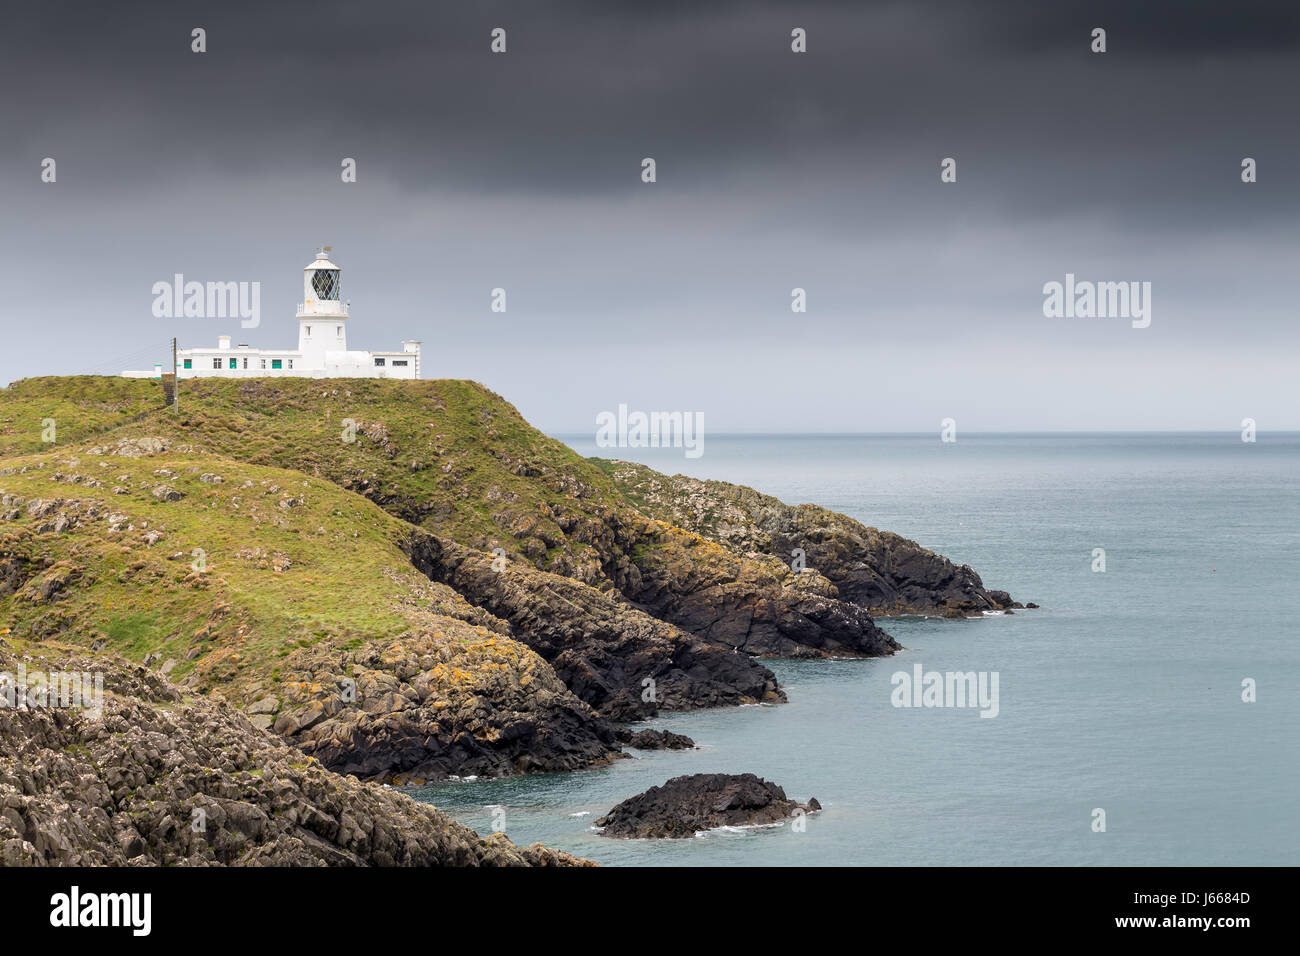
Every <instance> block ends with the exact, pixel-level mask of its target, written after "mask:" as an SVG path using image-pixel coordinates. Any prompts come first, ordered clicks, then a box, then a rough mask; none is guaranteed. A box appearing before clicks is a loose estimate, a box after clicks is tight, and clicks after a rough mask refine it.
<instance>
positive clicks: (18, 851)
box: [0, 639, 584, 866]
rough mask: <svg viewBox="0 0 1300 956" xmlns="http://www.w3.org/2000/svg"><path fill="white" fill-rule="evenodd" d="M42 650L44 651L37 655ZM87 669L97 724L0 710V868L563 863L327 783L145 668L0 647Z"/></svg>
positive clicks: (547, 853) (328, 775)
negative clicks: (98, 704)
mask: <svg viewBox="0 0 1300 956" xmlns="http://www.w3.org/2000/svg"><path fill="white" fill-rule="evenodd" d="M47 651H48V653H47ZM20 664H22V665H23V666H24V669H25V672H26V673H27V674H30V673H32V672H33V671H39V672H41V673H44V674H51V673H77V672H87V673H89V672H92V671H93V672H95V673H97V674H100V675H102V676H103V679H104V695H103V703H102V708H100V709H99V710H98V712H91V711H88V710H86V709H67V708H58V709H55V708H50V707H47V706H32V707H29V708H21V709H20V708H17V707H9V706H0V865H4V866H42V865H69V866H101V865H108V866H125V865H147V866H174V865H187V866H194V865H198V866H203V865H234V866H250V865H267V866H316V865H331V866H575V865H582V864H583V862H584V861H581V860H578V859H576V858H575V857H572V856H570V855H569V854H567V853H561V852H558V851H556V850H551V849H548V848H546V847H543V846H541V845H533V846H530V847H516V846H514V845H513V844H512V843H511V842H510V841H509V840H507V839H505V837H504V836H502V835H497V836H494V837H492V838H490V839H484V838H482V837H480V836H478V834H476V833H475V832H474V831H473V830H471V829H470V828H468V827H466V826H463V825H461V824H459V823H456V822H455V821H453V820H451V819H449V818H448V817H447V816H446V815H445V814H443V813H441V812H440V811H438V810H436V809H434V808H433V807H430V806H427V805H425V804H421V803H416V802H415V801H414V800H412V799H411V798H410V797H408V796H406V795H405V794H402V793H400V792H398V791H395V790H390V789H385V788H382V787H378V786H375V785H373V784H365V783H361V782H359V781H357V780H356V779H354V778H351V777H346V776H341V775H339V774H336V773H333V772H331V771H329V770H327V769H325V768H324V767H323V766H321V764H320V762H319V761H316V760H314V759H313V758H311V757H308V756H305V755H304V754H303V753H301V752H300V751H299V750H297V749H295V748H293V747H290V746H288V745H286V744H285V743H284V742H282V741H281V740H279V739H278V738H277V737H275V735H273V734H271V733H268V732H267V731H264V730H259V729H258V728H257V727H255V726H254V725H253V724H252V723H251V722H250V721H249V720H248V719H247V718H246V717H244V716H242V715H241V714H239V713H238V712H236V711H233V710H231V709H229V708H227V707H224V706H222V705H221V704H219V703H218V702H216V701H212V700H209V699H206V698H203V697H200V696H194V695H190V694H186V693H184V692H182V691H181V690H180V689H179V688H177V687H175V686H174V685H172V684H171V683H169V682H168V681H167V680H166V679H165V678H163V677H161V676H160V675H158V674H157V673H155V672H153V671H151V670H150V669H148V668H146V667H144V666H142V665H139V664H136V665H130V664H127V663H125V662H121V661H119V660H117V659H116V658H113V657H111V656H105V655H102V654H101V655H96V656H94V657H90V656H86V655H83V654H81V653H80V652H78V651H77V650H76V649H69V648H63V647H59V646H54V645H51V646H48V647H41V648H25V647H19V648H15V647H14V646H13V645H12V644H11V643H10V642H8V641H4V640H3V639H0V673H6V674H9V675H16V674H17V673H18V669H19V665H20Z"/></svg>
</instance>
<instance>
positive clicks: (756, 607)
mask: <svg viewBox="0 0 1300 956" xmlns="http://www.w3.org/2000/svg"><path fill="white" fill-rule="evenodd" d="M654 545H655V546H654V547H653V548H649V549H646V550H645V551H644V553H643V555H642V557H641V558H640V560H639V562H638V563H637V568H638V570H639V571H640V574H639V576H638V579H637V584H636V585H635V586H631V587H630V593H629V597H631V598H632V600H633V601H634V602H635V603H636V604H637V605H638V606H640V607H644V608H645V609H646V610H647V611H649V612H650V613H651V614H653V615H654V616H655V617H659V618H662V619H664V620H668V621H672V622H673V623H674V624H676V625H677V626H678V627H680V628H682V629H683V630H685V631H689V632H690V633H692V634H697V635H699V636H700V637H703V638H706V639H708V640H710V641H713V642H716V643H719V644H723V645H725V646H727V647H731V648H734V649H736V650H739V651H742V652H744V653H747V654H756V655H763V656H770V657H829V656H864V657H881V656H887V655H890V654H893V653H894V652H895V651H896V650H898V649H899V644H898V643H897V642H896V641H895V640H894V639H893V638H892V637H890V636H889V635H888V634H886V633H885V632H884V631H882V630H881V629H880V628H879V627H877V626H876V624H875V622H874V621H873V620H872V619H871V615H870V614H868V613H867V612H866V611H865V610H864V609H863V608H861V607H859V606H857V605H855V604H852V603H850V602H848V601H843V600H841V599H840V596H839V592H838V590H837V588H836V587H835V585H834V584H832V583H831V582H830V581H829V580H827V579H826V578H825V577H824V576H822V575H821V574H819V573H818V572H816V571H814V570H805V571H804V572H802V573H799V574H796V573H795V572H793V571H791V570H790V568H788V567H786V566H785V565H784V564H782V563H781V562H780V561H778V560H776V559H775V558H764V557H762V556H759V555H747V556H739V555H735V554H733V553H731V552H729V551H727V550H726V549H725V548H722V547H720V546H719V545H717V544H715V543H713V542H709V541H706V540H705V539H703V538H701V537H699V536H697V535H695V534H692V533H688V532H683V531H681V530H679V529H676V528H671V527H668V526H665V525H660V526H659V528H658V529H657V534H656V535H655V537H654Z"/></svg>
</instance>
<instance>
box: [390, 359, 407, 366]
mask: <svg viewBox="0 0 1300 956" xmlns="http://www.w3.org/2000/svg"><path fill="white" fill-rule="evenodd" d="M393 364H394V365H405V364H406V359H393Z"/></svg>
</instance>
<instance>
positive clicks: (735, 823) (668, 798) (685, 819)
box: [596, 773, 821, 839]
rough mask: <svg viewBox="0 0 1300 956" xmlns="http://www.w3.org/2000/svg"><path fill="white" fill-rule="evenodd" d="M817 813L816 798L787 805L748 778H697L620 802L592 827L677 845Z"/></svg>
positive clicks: (774, 789)
mask: <svg viewBox="0 0 1300 956" xmlns="http://www.w3.org/2000/svg"><path fill="white" fill-rule="evenodd" d="M820 809H821V805H820V804H819V803H818V802H817V800H816V798H812V799H809V801H808V802H807V803H799V802H797V801H795V800H790V799H789V798H787V797H786V795H785V791H784V790H783V789H781V787H779V786H777V785H776V784H774V783H771V782H770V781H767V780H764V779H763V778H762V777H758V776H755V775H754V774H752V773H741V774H730V773H697V774H691V775H689V776H683V777H673V778H672V779H671V780H669V781H668V782H667V783H665V784H664V785H663V786H660V787H651V788H650V789H649V790H647V791H645V792H644V793H640V794H637V795H636V796H635V797H630V798H629V799H627V800H624V801H623V802H622V803H620V804H619V805H618V806H616V807H614V809H612V810H610V811H609V813H607V814H605V815H604V816H603V817H601V818H600V819H598V820H597V821H596V826H598V827H600V828H601V830H602V833H603V834H604V835H605V836H613V837H629V838H641V839H663V838H677V839H681V838H684V837H691V836H694V835H695V834H696V833H698V832H700V831H702V830H714V829H717V828H718V827H749V826H766V825H770V824H775V823H780V822H782V821H783V820H787V819H789V818H790V817H792V816H794V815H795V814H796V813H811V812H814V811H817V810H820Z"/></svg>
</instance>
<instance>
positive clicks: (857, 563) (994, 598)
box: [600, 461, 1022, 617]
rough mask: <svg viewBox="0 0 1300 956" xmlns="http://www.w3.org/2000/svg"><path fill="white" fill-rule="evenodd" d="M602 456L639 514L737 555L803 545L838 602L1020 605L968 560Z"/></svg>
mask: <svg viewBox="0 0 1300 956" xmlns="http://www.w3.org/2000/svg"><path fill="white" fill-rule="evenodd" d="M600 464H601V465H602V467H604V468H605V469H606V471H607V472H608V473H609V475H610V477H611V478H612V479H613V480H614V483H615V484H616V485H617V486H618V487H619V489H620V490H621V491H622V492H623V493H624V494H625V495H626V496H627V498H628V500H629V501H630V502H632V503H633V505H634V506H635V507H636V508H637V509H638V510H640V511H641V512H642V513H643V514H646V515H650V516H653V517H655V518H658V519H660V520H661V521H665V522H667V523H669V524H672V525H675V526H677V527H679V528H684V529H686V530H688V531H691V532H694V533H695V534H698V535H700V536H701V537H703V538H706V539H708V540H709V541H712V542H715V543H716V544H718V545H719V546H721V547H723V548H725V549H726V550H728V551H730V552H731V553H733V554H736V555H747V554H762V555H769V556H772V557H775V558H776V559H778V560H780V561H781V562H786V561H789V560H790V555H791V552H793V551H794V550H795V549H796V548H799V549H802V550H803V552H804V554H805V560H806V561H807V567H809V568H811V569H814V570H816V571H818V572H819V573H820V574H822V575H824V576H825V577H826V578H827V579H828V580H829V581H830V582H831V584H833V585H834V586H835V588H836V589H837V595H838V597H839V598H840V599H841V600H843V601H848V602H851V603H853V604H856V605H858V606H859V607H861V608H863V609H864V610H866V611H867V612H869V613H871V614H877V615H880V614H940V615H944V616H948V617H961V616H965V615H971V614H979V613H980V612H982V611H992V610H1008V609H1011V608H1019V607H1022V605H1021V604H1020V603H1018V602H1017V601H1015V600H1013V599H1012V597H1011V595H1010V594H1008V593H1007V592H1006V591H998V590H991V589H989V588H986V587H984V582H983V581H982V580H980V576H979V575H978V574H976V573H975V570H974V569H973V568H971V567H970V566H969V565H965V564H954V563H953V562H952V561H949V560H948V559H947V558H945V557H944V556H943V555H940V554H936V553H935V552H933V551H930V550H928V549H926V548H923V547H921V546H920V545H919V544H917V543H916V542H915V541H910V540H908V539H907V538H904V537H902V536H901V535H897V534H893V533H891V532H888V531H880V530H878V529H876V528H869V527H867V526H866V525H864V524H862V523H861V522H859V521H855V520H854V519H852V518H850V517H848V516H846V515H842V514H839V513H837V512H834V511H830V510H829V509H827V508H822V507H820V506H818V505H809V504H804V505H797V506H792V505H787V504H785V503H784V502H783V501H780V500H779V499H777V498H773V497H772V496H771V495H765V494H762V493H761V492H758V491H755V490H754V489H753V488H747V487H745V486H743V485H733V484H729V483H727V482H724V481H701V480H699V479H696V478H688V477H686V476H684V475H673V476H672V477H669V476H667V475H661V474H659V473H658V472H656V471H654V470H652V469H650V468H647V467H645V466H644V465H638V464H635V463H632V462H626V461H607V462H600Z"/></svg>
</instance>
